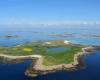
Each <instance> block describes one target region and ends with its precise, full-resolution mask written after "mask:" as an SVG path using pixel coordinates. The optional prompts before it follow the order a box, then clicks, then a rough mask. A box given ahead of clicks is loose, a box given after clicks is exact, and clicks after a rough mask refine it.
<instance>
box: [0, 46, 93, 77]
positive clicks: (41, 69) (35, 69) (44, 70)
mask: <svg viewBox="0 0 100 80" xmlns="http://www.w3.org/2000/svg"><path fill="white" fill-rule="evenodd" d="M93 49H94V47H92V46H89V47H85V48H82V51H81V52H78V53H77V54H75V55H74V59H73V62H72V63H70V64H59V65H52V66H45V65H43V64H42V63H43V57H42V56H41V55H28V56H10V55H4V54H0V58H2V57H3V58H4V59H11V60H12V61H13V60H15V59H16V60H19V59H20V60H25V59H32V60H34V61H33V62H32V65H31V69H27V70H26V72H25V75H26V76H29V77H36V76H39V75H45V74H48V73H53V72H57V71H60V70H75V69H76V68H77V67H78V66H79V65H80V63H79V60H78V59H79V57H82V56H84V55H87V54H90V53H91V52H92V50H93Z"/></svg>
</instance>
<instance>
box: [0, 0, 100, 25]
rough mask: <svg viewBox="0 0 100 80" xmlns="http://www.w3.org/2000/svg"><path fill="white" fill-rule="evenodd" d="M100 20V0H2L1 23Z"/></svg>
mask: <svg viewBox="0 0 100 80" xmlns="http://www.w3.org/2000/svg"><path fill="white" fill-rule="evenodd" d="M75 21H76V22H77V21H78V22H84V21H87V22H89V21H94V22H96V21H97V22H99V21H100V0H0V23H1V24H7V23H11V24H12V23H22V24H24V23H30V24H31V23H56V22H75Z"/></svg>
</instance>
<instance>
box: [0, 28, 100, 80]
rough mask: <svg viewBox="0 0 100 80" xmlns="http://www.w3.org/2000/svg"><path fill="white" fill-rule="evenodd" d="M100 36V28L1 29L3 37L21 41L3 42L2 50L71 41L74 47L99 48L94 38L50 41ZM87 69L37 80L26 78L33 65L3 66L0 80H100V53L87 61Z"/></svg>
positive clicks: (1, 66)
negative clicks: (24, 44) (72, 34)
mask: <svg viewBox="0 0 100 80" xmlns="http://www.w3.org/2000/svg"><path fill="white" fill-rule="evenodd" d="M54 33H59V34H65V33H75V34H76V33H77V34H97V35H99V34H100V27H99V26H81V27H79V26H78V27H77V26H68V27H66V26H65V27H57V26H56V27H53V28H52V27H17V28H15V27H6V28H5V27H4V26H1V27H0V36H5V35H18V36H19V37H18V38H12V39H7V38H0V46H14V45H18V44H23V43H27V42H30V41H34V40H70V41H72V42H74V43H81V44H87V45H100V38H98V37H97V38H93V37H91V38H90V37H85V38H83V37H50V36H48V34H54ZM84 63H85V64H86V68H85V69H82V70H77V71H72V72H66V71H65V72H57V73H53V74H48V75H45V76H39V77H36V78H28V77H26V76H25V75H24V72H25V70H26V69H27V67H28V66H29V65H30V64H31V61H25V62H22V63H19V64H0V80H100V52H99V51H98V52H95V54H94V55H88V56H86V57H84Z"/></svg>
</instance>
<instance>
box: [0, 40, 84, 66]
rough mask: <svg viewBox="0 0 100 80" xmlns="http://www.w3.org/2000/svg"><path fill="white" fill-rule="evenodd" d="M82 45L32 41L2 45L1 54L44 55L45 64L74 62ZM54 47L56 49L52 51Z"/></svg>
mask: <svg viewBox="0 0 100 80" xmlns="http://www.w3.org/2000/svg"><path fill="white" fill-rule="evenodd" d="M60 47H61V49H62V50H61V51H57V52H56V51H55V50H60ZM82 47H83V46H80V45H65V44H64V45H62V42H61V43H60V42H53V43H52V44H51V45H47V44H34V43H31V44H24V45H18V46H13V47H0V54H7V55H14V56H23V55H24V56H25V55H33V54H36V55H42V56H43V57H44V61H43V64H44V65H57V64H68V63H71V62H73V58H74V54H76V53H77V52H80V51H81V49H82ZM53 48H54V49H55V50H53V51H52V49H53ZM57 48H58V49H57ZM63 48H64V49H63ZM50 50H51V51H50Z"/></svg>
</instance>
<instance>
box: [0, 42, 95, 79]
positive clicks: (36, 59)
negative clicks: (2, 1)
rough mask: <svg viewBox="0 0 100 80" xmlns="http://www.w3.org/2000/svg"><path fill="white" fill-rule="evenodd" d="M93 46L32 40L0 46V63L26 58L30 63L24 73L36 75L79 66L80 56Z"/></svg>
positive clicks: (17, 61)
mask: <svg viewBox="0 0 100 80" xmlns="http://www.w3.org/2000/svg"><path fill="white" fill-rule="evenodd" d="M93 51H94V46H87V45H80V44H74V43H72V42H70V41H68V40H64V41H33V42H30V43H26V44H21V45H17V46H9V47H3V46H1V47H0V63H19V62H22V61H24V60H26V59H30V60H32V64H31V65H30V66H29V68H28V69H27V70H26V71H25V75H27V76H29V77H36V76H39V75H45V74H48V73H53V72H57V71H61V70H69V71H71V70H76V69H78V68H80V67H81V64H82V63H81V58H82V57H83V56H84V55H87V54H89V53H92V52H93Z"/></svg>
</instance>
